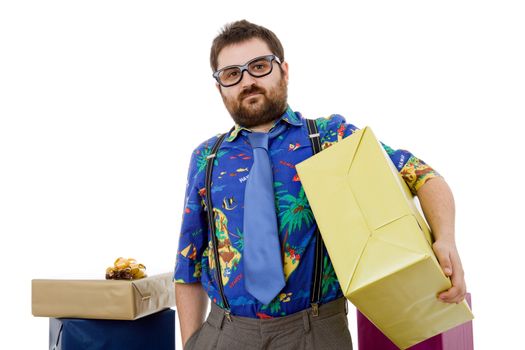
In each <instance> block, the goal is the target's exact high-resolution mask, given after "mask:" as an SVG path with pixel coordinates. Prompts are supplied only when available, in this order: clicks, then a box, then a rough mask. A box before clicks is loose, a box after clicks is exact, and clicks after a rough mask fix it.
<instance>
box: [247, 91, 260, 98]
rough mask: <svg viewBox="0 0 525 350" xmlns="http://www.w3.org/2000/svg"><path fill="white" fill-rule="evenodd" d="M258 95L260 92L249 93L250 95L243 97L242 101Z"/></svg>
mask: <svg viewBox="0 0 525 350" xmlns="http://www.w3.org/2000/svg"><path fill="white" fill-rule="evenodd" d="M260 94H261V93H260V92H253V93H251V94H249V95H247V96H244V98H243V99H246V98H248V97H252V96H257V95H260Z"/></svg>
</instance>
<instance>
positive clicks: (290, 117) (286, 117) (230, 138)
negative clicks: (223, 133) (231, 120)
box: [225, 105, 303, 142]
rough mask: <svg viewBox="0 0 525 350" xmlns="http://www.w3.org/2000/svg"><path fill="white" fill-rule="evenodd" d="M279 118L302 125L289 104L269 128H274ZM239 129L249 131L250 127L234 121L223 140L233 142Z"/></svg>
mask: <svg viewBox="0 0 525 350" xmlns="http://www.w3.org/2000/svg"><path fill="white" fill-rule="evenodd" d="M281 120H284V121H285V122H287V123H288V124H290V125H295V126H302V125H303V121H302V119H301V116H300V115H298V113H295V112H294V111H292V109H291V108H290V106H289V105H287V106H286V111H284V113H283V114H282V115H281V116H280V117H279V119H277V120H276V121H275V123H273V125H272V127H271V128H270V130H271V129H272V128H274V127H275V126H276V125H277V124H278V123H279V122H280V121H281ZM241 130H248V131H251V130H250V129H248V128H245V127H243V126H240V125H239V124H237V123H235V128H234V129H233V130H232V132H231V133H230V135H229V136H228V137H227V138H226V139H225V140H226V141H228V142H233V141H234V140H235V139H236V138H237V135H238V134H239V132H240V131H241Z"/></svg>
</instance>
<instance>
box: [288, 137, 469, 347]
mask: <svg viewBox="0 0 525 350" xmlns="http://www.w3.org/2000/svg"><path fill="white" fill-rule="evenodd" d="M296 169H297V172H298V175H299V177H300V179H301V182H302V184H303V187H304V190H305V193H306V195H307V197H308V201H309V203H310V205H311V207H312V211H313V213H314V216H315V218H316V221H317V223H318V225H319V229H320V231H321V235H322V237H323V240H324V242H325V244H326V248H327V251H328V254H329V256H330V259H331V260H332V263H333V266H334V270H335V272H336V275H337V278H338V280H339V283H340V285H341V288H342V291H343V293H344V295H345V296H346V298H347V299H348V300H350V301H351V302H352V303H353V304H354V305H355V306H356V307H357V308H358V309H359V310H360V311H361V312H362V313H363V314H364V315H365V316H366V317H367V318H368V319H370V321H372V323H374V324H375V325H376V327H378V328H379V329H380V330H381V331H382V332H383V333H384V334H385V335H386V336H387V337H388V338H390V340H392V342H393V343H394V344H396V345H397V346H398V347H399V348H400V349H406V348H408V347H410V346H412V345H414V344H417V343H419V342H421V341H423V340H425V339H427V338H430V337H432V336H434V335H436V334H439V333H442V332H444V331H446V330H448V329H450V328H453V327H455V326H457V325H459V324H461V323H464V322H467V321H469V320H471V319H473V317H474V316H473V314H472V312H471V311H470V309H469V307H468V304H467V303H466V301H464V300H463V301H462V302H461V303H459V304H454V303H452V304H449V303H444V302H441V301H439V300H438V299H437V295H438V294H439V293H440V292H442V291H445V290H447V289H449V288H450V287H451V286H452V284H451V282H450V279H449V278H448V277H447V276H445V274H444V273H443V271H442V269H441V267H440V265H439V262H438V260H437V258H436V257H435V255H434V252H433V250H432V246H431V245H432V243H433V242H434V241H433V237H432V234H431V232H430V229H429V228H428V225H427V223H426V222H425V220H424V218H423V217H422V215H421V214H420V212H419V210H418V209H417V207H416V205H415V202H414V198H413V195H412V193H411V192H410V190H409V188H408V186H407V184H406V183H405V181H404V180H403V178H402V177H401V175H400V174H399V172H398V170H397V169H396V167H395V166H394V164H393V163H392V161H391V159H390V157H389V156H388V154H387V153H386V152H385V150H384V149H383V147H382V145H381V144H380V142H379V141H378V140H377V139H376V137H375V135H374V134H373V132H372V130H371V129H370V128H369V127H366V128H364V129H361V130H358V131H356V132H354V134H352V135H351V136H349V137H347V138H345V139H343V140H341V141H339V142H338V143H336V144H334V145H332V146H331V147H329V148H327V149H325V150H323V151H322V152H320V153H318V154H317V155H315V156H313V157H311V158H309V159H307V160H305V161H303V162H301V163H299V164H297V165H296Z"/></svg>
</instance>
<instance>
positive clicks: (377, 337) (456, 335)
mask: <svg viewBox="0 0 525 350" xmlns="http://www.w3.org/2000/svg"><path fill="white" fill-rule="evenodd" d="M465 300H467V303H468V304H469V306H470V308H471V309H472V304H471V299H470V293H467V295H466V296H465ZM472 335H473V332H472V321H469V322H466V323H463V324H461V325H459V326H457V327H454V328H452V329H450V330H448V331H446V332H444V333H441V334H438V335H435V336H433V337H432V338H428V339H427V340H425V341H422V342H421V343H418V344H416V345H414V346H411V347H410V348H408V349H407V350H474V341H473V336H472ZM357 337H358V344H359V350H398V349H399V348H398V347H397V346H396V345H394V343H392V342H391V341H390V340H389V339H388V338H387V337H386V336H385V335H384V334H383V333H381V331H380V330H379V329H377V327H376V326H374V324H373V323H372V322H370V321H369V320H368V318H366V317H365V316H364V315H363V314H362V313H361V312H359V310H357Z"/></svg>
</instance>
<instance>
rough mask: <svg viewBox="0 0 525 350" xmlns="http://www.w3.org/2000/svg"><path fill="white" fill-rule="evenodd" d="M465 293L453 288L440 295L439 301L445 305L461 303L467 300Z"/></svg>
mask: <svg viewBox="0 0 525 350" xmlns="http://www.w3.org/2000/svg"><path fill="white" fill-rule="evenodd" d="M465 294H466V293H465V292H463V291H462V290H461V289H460V288H457V287H452V288H450V289H449V290H447V291H446V292H443V293H441V294H439V299H440V300H441V301H443V302H445V303H456V304H457V303H459V302H461V301H462V300H463V299H464V298H465Z"/></svg>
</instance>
